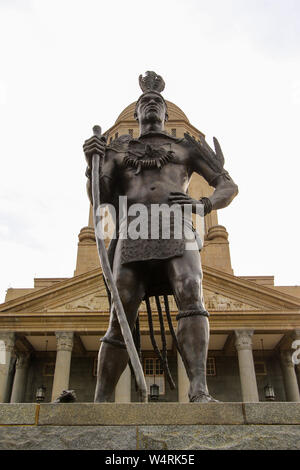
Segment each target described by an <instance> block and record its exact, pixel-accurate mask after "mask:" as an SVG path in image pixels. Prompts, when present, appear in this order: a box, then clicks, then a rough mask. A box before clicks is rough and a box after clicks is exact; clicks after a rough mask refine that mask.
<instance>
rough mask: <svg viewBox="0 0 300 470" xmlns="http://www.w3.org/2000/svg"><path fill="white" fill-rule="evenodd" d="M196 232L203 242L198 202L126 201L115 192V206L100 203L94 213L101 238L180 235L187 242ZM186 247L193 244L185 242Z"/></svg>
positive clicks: (98, 235)
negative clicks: (153, 202)
mask: <svg viewBox="0 0 300 470" xmlns="http://www.w3.org/2000/svg"><path fill="white" fill-rule="evenodd" d="M128 206H129V207H128ZM116 227H118V232H119V233H118V234H117V233H116ZM196 233H197V237H198V239H199V238H200V240H201V242H202V245H203V241H204V206H203V204H201V203H199V204H196V205H195V206H193V205H192V204H188V203H187V204H184V205H180V204H171V205H169V204H148V205H146V204H142V203H135V204H130V205H128V199H127V196H119V201H118V206H117V208H116V206H114V205H112V204H102V205H100V206H99V207H98V210H97V214H96V235H97V237H98V238H102V239H107V238H110V239H112V238H120V239H127V238H129V239H131V240H138V239H142V240H170V239H175V240H180V239H184V240H185V241H186V242H189V241H194V240H195V237H196ZM186 249H187V250H192V249H195V247H194V245H193V244H191V243H190V244H189V243H186Z"/></svg>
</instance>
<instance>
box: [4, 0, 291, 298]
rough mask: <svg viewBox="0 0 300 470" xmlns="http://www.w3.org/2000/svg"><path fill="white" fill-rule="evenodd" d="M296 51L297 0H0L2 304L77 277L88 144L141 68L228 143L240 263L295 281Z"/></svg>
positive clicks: (228, 215) (239, 269)
mask: <svg viewBox="0 0 300 470" xmlns="http://www.w3.org/2000/svg"><path fill="white" fill-rule="evenodd" d="M299 59H300V1H299V0H269V1H268V0H210V1H209V2H208V1H207V0H172V1H169V0H160V1H157V0H152V1H151V2H149V1H145V0H138V1H135V0H132V1H131V0H127V1H126V2H125V1H121V0H115V1H107V0H106V1H101V0H79V1H76V0H72V1H71V0H59V1H57V0H0V104H1V108H0V109H1V112H0V152H1V173H0V244H1V245H0V262H1V270H0V301H4V296H5V290H6V289H7V288H8V287H33V278H34V277H70V276H72V275H73V271H74V269H75V262H76V249H77V241H78V239H77V235H78V233H79V231H80V229H81V228H82V227H83V226H84V225H86V224H87V220H88V207H89V205H88V199H87V196H86V192H85V176H84V171H85V161H84V155H83V151H82V144H83V141H84V140H85V139H87V138H88V137H90V135H91V129H92V126H93V125H94V124H100V125H101V126H102V129H103V130H105V129H107V128H108V127H110V126H111V125H112V124H113V123H114V121H115V119H116V118H117V116H118V115H119V113H120V112H121V111H122V110H123V108H125V106H127V105H128V104H129V103H131V102H132V101H134V100H136V99H137V97H138V96H139V95H140V89H139V86H138V75H139V74H140V73H144V72H145V71H146V70H155V71H156V72H157V73H159V74H160V75H162V76H163V77H164V79H165V82H166V89H165V91H164V93H163V94H164V96H165V98H166V99H168V100H170V101H172V102H174V103H176V104H177V105H178V106H179V107H181V108H182V110H183V111H184V112H185V113H186V114H187V116H188V117H189V119H190V121H191V123H192V124H193V125H195V126H196V127H197V128H198V129H200V130H201V131H202V132H204V133H205V134H206V137H207V140H208V142H209V143H210V144H211V142H212V137H213V136H214V135H215V136H216V137H218V139H219V141H220V143H221V145H222V148H223V152H224V155H225V159H226V168H227V170H228V171H229V172H230V174H231V176H232V177H233V179H234V180H235V181H236V183H237V184H238V185H239V189H240V193H239V195H238V197H237V198H236V199H235V200H234V201H233V203H232V204H231V205H230V206H229V207H228V208H226V209H224V210H222V211H219V223H221V224H223V225H225V226H226V228H227V230H228V232H229V240H230V246H231V257H232V264H233V268H234V272H235V274H236V275H271V274H274V275H275V282H276V284H277V285H299V284H300V271H299V265H300V257H299V247H298V244H299V210H298V208H299V196H298V195H299V184H298V182H299V178H300V174H299V169H300V164H299V160H300V158H299V157H300V155H299V141H298V133H299V111H300V60H299Z"/></svg>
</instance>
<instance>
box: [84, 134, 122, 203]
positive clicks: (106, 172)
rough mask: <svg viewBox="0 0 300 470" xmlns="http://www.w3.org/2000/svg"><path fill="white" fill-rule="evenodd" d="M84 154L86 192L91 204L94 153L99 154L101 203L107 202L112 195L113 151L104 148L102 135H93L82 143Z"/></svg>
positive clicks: (104, 143)
mask: <svg viewBox="0 0 300 470" xmlns="http://www.w3.org/2000/svg"><path fill="white" fill-rule="evenodd" d="M83 149H84V154H85V158H86V161H87V164H88V166H87V169H86V173H85V174H86V177H87V194H88V197H89V200H90V202H91V204H92V205H93V196H92V181H91V180H92V158H93V155H94V154H95V153H97V154H98V155H99V156H100V173H99V183H100V197H101V201H100V202H101V204H105V203H109V202H111V201H112V199H113V197H114V188H115V185H114V179H115V173H116V171H115V170H116V161H115V154H114V152H110V151H108V149H106V140H105V138H104V137H101V139H99V138H98V137H97V136H93V137H91V138H90V139H88V140H86V141H85V143H84V145H83Z"/></svg>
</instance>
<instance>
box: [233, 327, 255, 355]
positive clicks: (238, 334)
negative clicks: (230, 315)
mask: <svg viewBox="0 0 300 470" xmlns="http://www.w3.org/2000/svg"><path fill="white" fill-rule="evenodd" d="M234 333H235V347H236V349H237V351H242V350H244V349H246V350H252V336H253V333H254V330H235V331H234Z"/></svg>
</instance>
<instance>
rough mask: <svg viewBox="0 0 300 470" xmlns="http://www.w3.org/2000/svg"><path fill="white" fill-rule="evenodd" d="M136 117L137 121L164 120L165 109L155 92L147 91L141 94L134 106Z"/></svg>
mask: <svg viewBox="0 0 300 470" xmlns="http://www.w3.org/2000/svg"><path fill="white" fill-rule="evenodd" d="M136 118H137V120H138V121H139V123H143V122H153V121H160V122H162V123H163V122H164V121H166V118H167V109H166V105H165V103H164V100H163V99H162V97H161V96H159V95H158V94H156V93H147V94H145V95H144V96H142V98H141V99H140V101H139V103H138V106H137V108H136Z"/></svg>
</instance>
